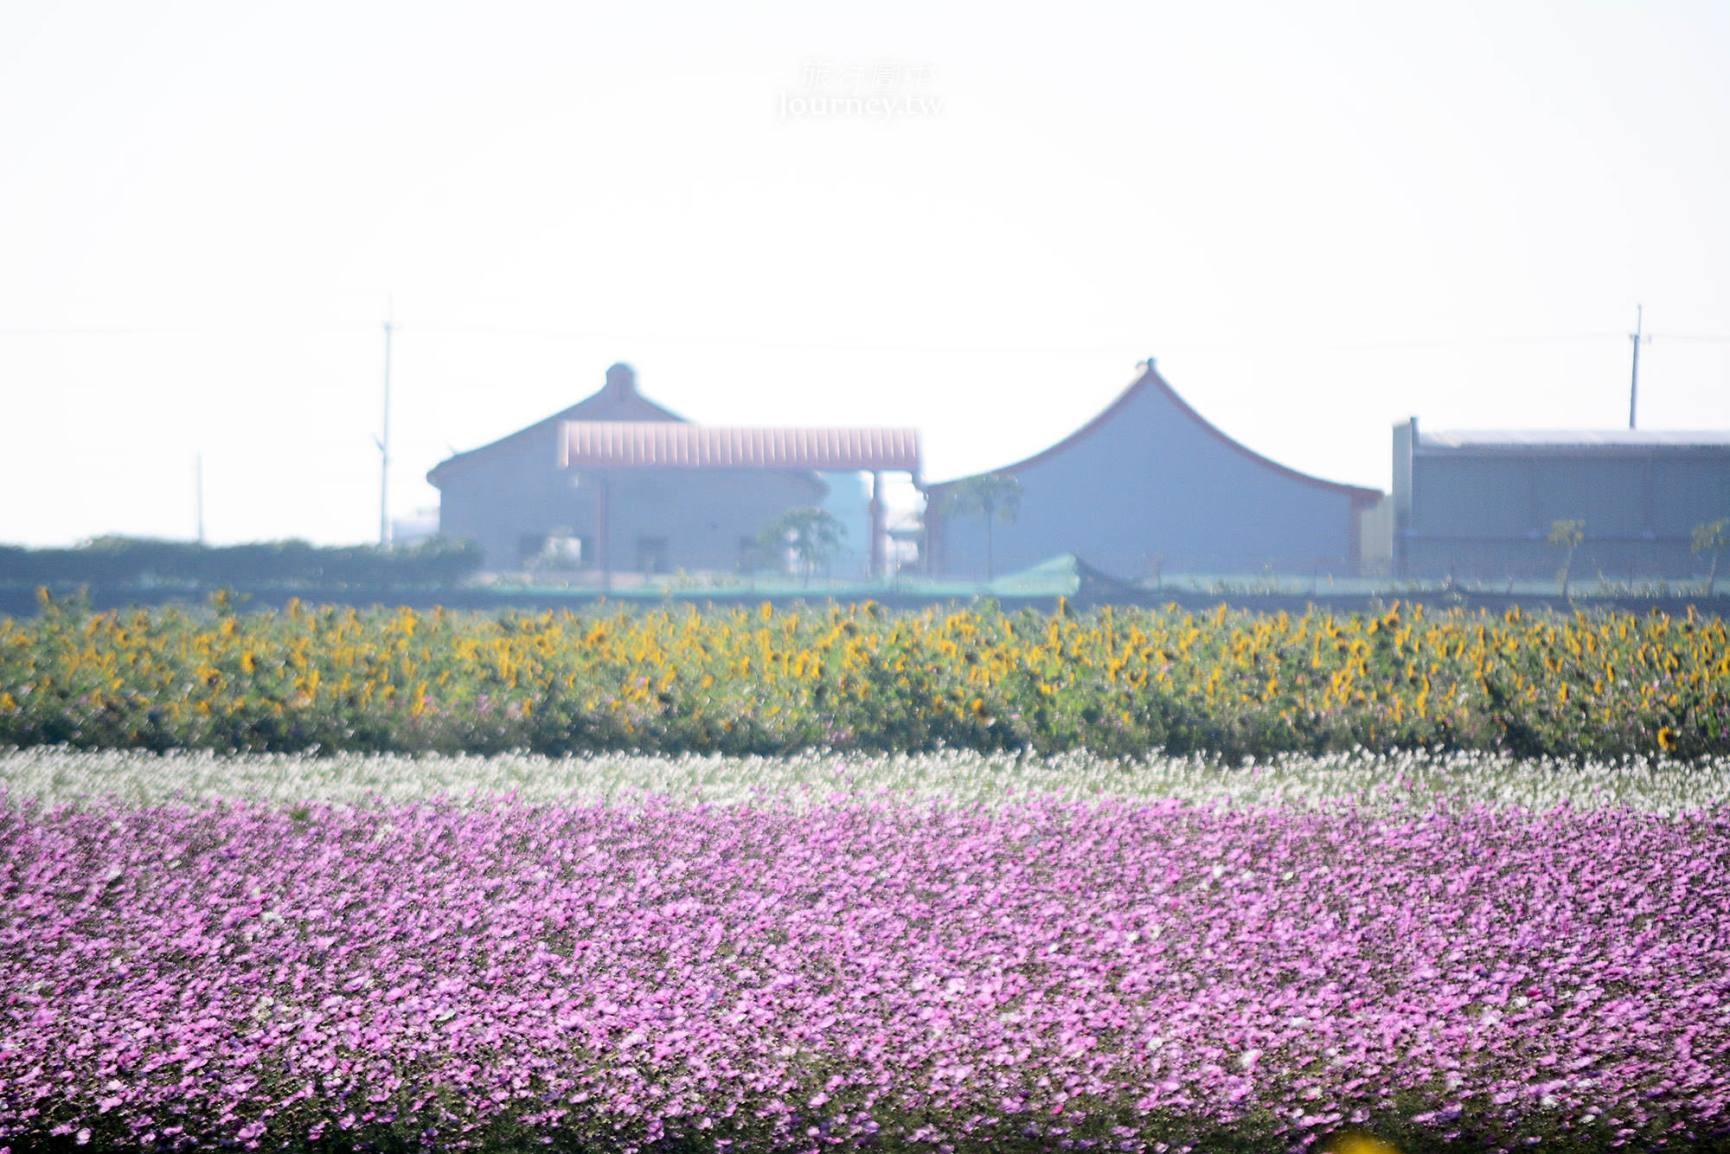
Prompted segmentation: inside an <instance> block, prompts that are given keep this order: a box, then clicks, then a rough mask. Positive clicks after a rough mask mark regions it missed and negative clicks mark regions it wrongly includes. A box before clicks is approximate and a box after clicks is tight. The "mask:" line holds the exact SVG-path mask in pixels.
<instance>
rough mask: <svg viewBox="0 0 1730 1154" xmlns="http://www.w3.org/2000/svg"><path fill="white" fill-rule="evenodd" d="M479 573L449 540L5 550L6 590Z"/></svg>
mask: <svg viewBox="0 0 1730 1154" xmlns="http://www.w3.org/2000/svg"><path fill="white" fill-rule="evenodd" d="M480 565H481V553H480V549H479V548H478V547H477V546H475V545H474V544H473V543H472V542H469V541H448V540H445V539H443V538H434V539H432V540H430V541H426V542H423V543H421V544H417V545H413V546H410V547H408V548H402V549H383V548H379V547H377V546H374V545H344V546H336V547H328V546H317V545H311V544H308V543H307V542H305V541H263V542H257V543H254V544H248V545H219V546H211V545H199V544H195V543H193V542H190V541H158V540H151V539H147V538H137V537H98V538H96V539H95V540H93V541H90V542H88V543H86V544H83V545H79V546H77V547H76V548H72V549H24V548H19V547H18V546H15V545H0V584H16V585H50V586H67V585H97V584H101V585H148V584H189V585H271V584H314V583H316V584H324V585H453V584H456V583H458V582H460V581H462V580H464V579H465V578H468V577H470V576H472V575H474V573H475V572H476V571H478V570H479V569H480Z"/></svg>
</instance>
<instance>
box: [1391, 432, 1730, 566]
mask: <svg viewBox="0 0 1730 1154" xmlns="http://www.w3.org/2000/svg"><path fill="white" fill-rule="evenodd" d="M1722 517H1730V431H1726V432H1658V431H1647V430H1643V429H1642V430H1633V429H1627V430H1612V431H1605V432H1577V431H1546V430H1515V431H1483V432H1434V433H1432V432H1425V431H1421V430H1420V429H1419V428H1418V421H1417V418H1416V417H1413V418H1412V419H1411V420H1410V421H1407V422H1405V423H1403V424H1399V425H1395V426H1394V564H1395V568H1396V571H1397V572H1399V573H1401V574H1404V575H1408V576H1445V575H1453V576H1457V577H1470V578H1501V577H1539V576H1542V577H1548V576H1550V575H1552V574H1554V573H1555V572H1556V570H1557V569H1558V568H1559V566H1560V565H1561V560H1562V558H1561V553H1560V551H1559V550H1558V549H1557V547H1556V546H1553V545H1550V544H1548V543H1547V541H1546V538H1547V537H1548V536H1549V533H1550V529H1551V526H1552V525H1554V523H1555V522H1557V521H1583V522H1584V523H1585V525H1584V534H1585V539H1584V541H1583V543H1582V544H1581V545H1580V547H1579V550H1578V552H1577V553H1576V554H1575V557H1574V562H1573V570H1574V572H1575V573H1576V574H1578V575H1580V576H1582V577H1585V576H1591V575H1594V574H1597V573H1602V574H1603V575H1604V576H1605V577H1609V578H1613V579H1618V580H1621V579H1637V578H1652V577H1685V576H1689V575H1691V574H1693V573H1695V572H1696V571H1698V570H1701V569H1703V567H1704V561H1703V559H1701V558H1697V557H1695V556H1693V554H1692V553H1691V544H1692V535H1693V530H1694V528H1695V527H1696V526H1698V525H1701V524H1704V523H1706V522H1710V521H1716V520H1718V519H1719V518H1722Z"/></svg>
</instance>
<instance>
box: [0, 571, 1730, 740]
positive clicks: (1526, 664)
mask: <svg viewBox="0 0 1730 1154" xmlns="http://www.w3.org/2000/svg"><path fill="white" fill-rule="evenodd" d="M8 744H9V745H16V746H31V745H38V744H47V745H57V744H71V745H75V746H80V747H86V748H145V749H170V748H203V749H215V750H242V751H245V750H254V751H259V750H282V751H295V750H306V749H311V748H315V747H316V748H319V749H323V750H326V751H332V750H373V751H386V750H397V751H444V752H470V753H484V752H505V751H510V750H518V749H526V750H533V751H537V752H542V753H550V754H561V753H572V752H585V751H600V750H631V749H637V750H642V751H653V752H665V753H687V752H695V753H706V752H723V753H763V754H779V753H786V752H791V751H796V750H800V749H810V748H835V749H845V750H873V749H878V750H894V749H903V750H907V749H912V750H919V749H927V750H929V749H937V748H942V747H948V748H966V749H979V750H1019V749H1031V750H1036V751H1040V752H1055V751H1062V750H1068V749H1078V748H1087V749H1090V750H1093V751H1095V752H1102V753H1112V754H1129V755H1135V754H1140V753H1143V752H1145V751H1147V750H1154V749H1163V750H1165V751H1167V752H1170V753H1177V754H1183V753H1189V752H1193V751H1203V752H1207V753H1209V754H1211V755H1214V756H1217V757H1223V758H1227V759H1235V758H1238V757H1242V756H1246V755H1249V756H1258V757H1262V756H1268V755H1271V754H1274V753H1278V752H1282V751H1297V752H1310V753H1319V752H1326V751H1336V750H1347V749H1352V748H1356V747H1363V748H1369V749H1375V750H1395V749H1420V748H1432V747H1442V748H1449V749H1473V750H1505V751H1509V752H1512V753H1515V754H1518V755H1521V756H1536V755H1553V756H1564V757H1598V758H1615V757H1621V756H1640V755H1646V754H1667V755H1671V756H1675V757H1679V758H1690V757H1699V756H1703V755H1706V754H1709V753H1711V752H1713V751H1715V750H1722V749H1725V748H1727V747H1730V632H1727V630H1726V626H1725V624H1724V622H1723V620H1722V619H1720V618H1717V617H1696V616H1694V615H1693V614H1689V615H1688V616H1685V617H1668V616H1664V615H1662V614H1652V615H1648V616H1634V615H1629V614H1622V613H1613V612H1596V613H1592V614H1576V615H1573V616H1557V615H1550V614H1542V615H1530V614H1523V613H1521V612H1520V611H1519V610H1517V609H1516V610H1513V611H1510V612H1509V613H1508V614H1506V615H1505V616H1496V617H1491V616H1485V615H1482V614H1477V615H1466V614H1461V613H1458V612H1453V613H1426V612H1424V611H1423V610H1422V608H1421V607H1402V606H1399V605H1395V606H1393V607H1392V608H1390V609H1388V610H1387V611H1386V612H1384V613H1380V614H1376V615H1353V616H1339V615H1335V614H1331V613H1327V612H1320V611H1312V612H1309V613H1307V614H1303V615H1298V616H1293V615H1287V614H1279V615H1255V614H1250V613H1241V612H1240V613H1234V612H1229V611H1227V610H1226V609H1225V608H1223V607H1222V608H1220V609H1219V610H1217V611H1215V612H1212V613H1207V614H1201V615H1197V614H1192V613H1188V612H1183V611H1179V610H1176V609H1169V610H1165V611H1147V610H1116V611H1114V610H1110V609H1106V610H1101V611H1099V612H1097V613H1090V614H1087V615H1082V616H1076V615H1071V614H1068V613H1064V612H1059V613H1056V614H1040V613H1035V612H1032V611H1028V612H1023V613H1019V614H1005V613H1001V612H997V611H994V610H990V609H979V610H973V609H958V610H942V611H939V610H929V611H925V612H922V613H903V614H891V613H886V612H884V611H882V610H880V609H879V608H877V607H875V606H872V605H870V604H866V605H859V606H848V607H844V608H843V607H831V608H808V609H795V610H782V611H775V610H772V609H770V608H769V607H768V606H767V605H765V606H764V607H763V608H762V609H761V610H743V609H739V610H731V611H712V612H707V613H700V612H698V611H696V610H694V609H671V608H668V609H657V610H649V611H640V612H635V613H622V612H621V613H616V614H612V615H594V614H588V615H581V614H573V613H568V612H567V613H541V614H523V613H504V614H498V615H485V614H476V613H447V612H436V611H435V612H431V613H416V612H414V611H411V610H407V609H403V610H397V611H389V610H374V611H370V612H361V611H356V610H353V609H346V608H330V607H326V608H317V609H311V608H304V607H301V606H298V605H295V606H290V607H289V608H288V609H287V610H286V611H284V612H281V613H258V614H237V613H235V612H233V611H232V607H229V606H226V605H223V604H218V605H216V606H213V607H212V609H211V610H209V611H201V612H188V611H184V610H176V609H164V610H153V611H143V610H139V611H133V612H108V613H92V612H88V611H84V610H81V609H78V608H76V607H64V606H55V605H53V604H50V605H48V606H47V607H46V609H45V611H44V612H43V613H41V614H40V615H38V616H36V617H33V618H29V619H0V745H8Z"/></svg>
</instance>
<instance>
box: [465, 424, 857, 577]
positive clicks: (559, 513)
mask: <svg viewBox="0 0 1730 1154" xmlns="http://www.w3.org/2000/svg"><path fill="white" fill-rule="evenodd" d="M548 434H549V435H547V436H541V435H540V432H539V431H538V430H532V431H530V432H529V433H527V434H525V435H524V436H523V437H522V438H521V439H520V440H518V441H514V442H512V443H510V444H506V445H501V446H498V447H497V448H496V449H493V450H489V451H488V453H487V454H486V455H485V456H484V457H480V458H477V459H475V460H473V461H470V462H466V463H465V464H464V465H463V467H462V468H461V470H460V471H453V472H452V474H451V475H450V476H448V477H447V478H446V479H445V484H444V488H443V489H442V491H441V498H440V503H439V531H440V532H441V533H443V534H444V535H446V536H449V537H457V538H466V539H469V540H472V541H475V542H477V543H478V544H479V545H480V546H481V549H482V550H483V552H484V553H485V555H486V561H485V568H486V569H487V570H488V571H491V572H501V571H514V570H518V569H521V568H523V567H524V564H525V560H526V558H527V556H528V555H530V554H532V553H535V552H538V551H539V549H540V547H541V544H542V543H543V542H545V541H546V540H547V539H548V538H549V537H572V538H577V539H580V540H581V541H582V543H583V558H582V563H581V565H580V568H582V569H594V568H595V567H597V566H598V565H599V563H600V548H601V541H600V539H599V536H600V501H601V493H602V487H603V486H605V488H606V491H607V508H608V527H607V528H608V531H607V538H608V541H609V542H610V545H611V559H610V560H611V566H610V567H611V568H612V569H613V571H614V572H619V573H623V572H630V571H635V570H637V569H638V568H640V567H643V568H651V569H654V570H658V571H664V572H673V571H675V570H679V569H684V570H687V571H696V570H713V571H722V572H728V573H731V572H735V571H737V569H738V567H739V562H740V552H741V550H740V543H741V541H742V540H743V539H745V538H749V537H755V536H756V535H757V533H758V532H759V531H761V530H762V528H763V526H765V525H767V524H768V523H769V522H770V521H771V520H773V519H774V518H775V517H777V516H779V515H780V514H781V513H782V512H784V511H785V510H787V509H789V508H794V507H798V506H802V505H817V504H819V503H820V502H821V501H822V500H823V498H824V495H825V487H824V486H823V485H822V484H821V482H819V481H818V480H817V479H816V478H815V476H814V475H812V474H809V473H780V472H754V471H744V470H693V469H658V470H657V469H644V470H617V471H613V472H612V473H611V474H608V475H603V474H596V473H584V474H578V473H574V472H568V471H563V470H560V469H558V468H556V467H555V464H554V462H555V461H556V457H555V451H556V442H555V440H554V436H556V433H554V432H553V431H551V430H549V431H548Z"/></svg>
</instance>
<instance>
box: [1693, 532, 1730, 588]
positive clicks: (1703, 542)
mask: <svg viewBox="0 0 1730 1154" xmlns="http://www.w3.org/2000/svg"><path fill="white" fill-rule="evenodd" d="M1727 526H1730V518H1725V517H1720V518H1719V519H1718V520H1716V521H1707V522H1705V523H1704V524H1700V525H1696V526H1694V538H1693V551H1694V555H1695V556H1699V555H1700V554H1701V553H1708V554H1710V555H1711V557H1712V568H1710V569H1709V570H1707V571H1706V596H1708V597H1710V596H1712V593H1713V586H1715V585H1716V584H1717V583H1718V555H1719V554H1720V553H1722V552H1723V551H1724V546H1725V545H1726V544H1730V537H1727V536H1726V535H1725V529H1726V527H1727Z"/></svg>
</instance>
